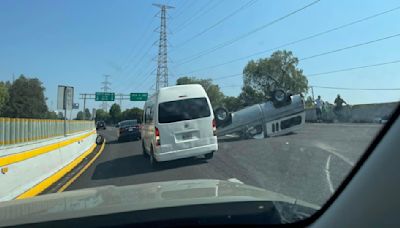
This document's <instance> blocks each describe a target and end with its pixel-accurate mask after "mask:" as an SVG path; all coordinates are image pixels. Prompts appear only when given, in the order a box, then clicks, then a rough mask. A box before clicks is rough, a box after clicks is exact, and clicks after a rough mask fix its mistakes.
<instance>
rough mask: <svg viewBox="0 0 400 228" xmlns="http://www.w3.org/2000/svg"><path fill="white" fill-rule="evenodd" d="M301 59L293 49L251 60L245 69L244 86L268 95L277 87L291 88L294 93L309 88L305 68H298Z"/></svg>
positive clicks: (302, 91) (265, 95) (305, 90)
mask: <svg viewBox="0 0 400 228" xmlns="http://www.w3.org/2000/svg"><path fill="white" fill-rule="evenodd" d="M298 63H299V60H298V59H297V58H296V57H294V56H293V54H292V52H291V51H276V52H274V53H273V54H272V55H271V57H269V58H265V59H259V60H257V61H253V60H251V61H250V62H248V63H247V65H246V67H245V68H244V70H243V74H244V86H245V88H247V87H251V88H252V89H254V90H255V91H256V92H257V93H261V94H262V95H263V96H264V97H268V96H269V95H270V93H271V92H272V91H273V90H275V89H276V88H281V89H284V90H290V91H291V92H292V93H294V94H299V93H304V92H307V90H308V81H307V78H306V77H305V76H304V75H303V70H301V69H299V68H297V65H298Z"/></svg>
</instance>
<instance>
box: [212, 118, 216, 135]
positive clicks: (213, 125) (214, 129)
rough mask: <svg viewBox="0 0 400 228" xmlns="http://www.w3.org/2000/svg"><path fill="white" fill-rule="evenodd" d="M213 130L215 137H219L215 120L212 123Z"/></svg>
mask: <svg viewBox="0 0 400 228" xmlns="http://www.w3.org/2000/svg"><path fill="white" fill-rule="evenodd" d="M212 128H213V135H214V136H217V123H216V122H215V119H213V121H212Z"/></svg>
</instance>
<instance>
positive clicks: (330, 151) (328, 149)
mask: <svg viewBox="0 0 400 228" xmlns="http://www.w3.org/2000/svg"><path fill="white" fill-rule="evenodd" d="M315 146H316V147H318V148H320V149H322V150H324V151H326V152H328V153H331V154H333V155H335V156H336V157H338V158H340V159H342V160H343V161H344V162H346V163H347V164H349V165H350V166H354V162H352V161H350V159H348V158H346V157H345V156H343V155H341V154H339V153H338V152H337V151H336V150H335V148H332V147H330V146H328V145H326V144H324V143H321V142H317V143H315Z"/></svg>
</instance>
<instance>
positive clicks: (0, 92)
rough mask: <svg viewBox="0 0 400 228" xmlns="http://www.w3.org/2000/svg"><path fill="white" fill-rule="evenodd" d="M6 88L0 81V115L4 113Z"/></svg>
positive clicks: (6, 97)
mask: <svg viewBox="0 0 400 228" xmlns="http://www.w3.org/2000/svg"><path fill="white" fill-rule="evenodd" d="M8 99H9V95H8V88H7V86H6V84H5V83H4V82H0V116H3V114H4V108H5V106H6V104H7V102H8Z"/></svg>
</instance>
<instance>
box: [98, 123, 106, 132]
mask: <svg viewBox="0 0 400 228" xmlns="http://www.w3.org/2000/svg"><path fill="white" fill-rule="evenodd" d="M99 129H104V130H105V129H106V123H104V121H97V123H96V130H99Z"/></svg>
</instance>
